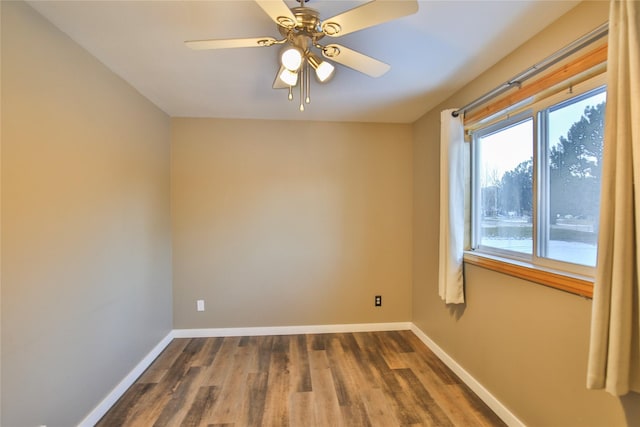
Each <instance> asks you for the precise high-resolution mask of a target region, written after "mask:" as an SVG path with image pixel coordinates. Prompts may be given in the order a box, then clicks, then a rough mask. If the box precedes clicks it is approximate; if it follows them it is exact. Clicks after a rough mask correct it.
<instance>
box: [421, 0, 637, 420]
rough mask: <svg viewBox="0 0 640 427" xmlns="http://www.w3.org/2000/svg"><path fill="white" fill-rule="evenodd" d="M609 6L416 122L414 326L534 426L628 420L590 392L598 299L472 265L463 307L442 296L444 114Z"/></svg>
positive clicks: (593, 10)
mask: <svg viewBox="0 0 640 427" xmlns="http://www.w3.org/2000/svg"><path fill="white" fill-rule="evenodd" d="M607 6H608V4H607V2H585V3H582V4H580V5H579V6H578V7H577V8H576V9H573V10H572V11H571V12H569V13H568V14H567V15H565V16H564V17H563V18H561V19H560V20H559V21H557V22H556V23H554V24H553V25H551V26H550V27H549V28H548V29H546V30H545V31H543V32H542V33H541V34H539V35H538V36H536V37H535V38H534V39H532V40H530V41H529V42H527V43H526V44H525V45H523V46H522V47H521V48H519V49H518V50H517V51H515V52H513V53H512V54H511V55H509V56H508V57H507V58H505V59H504V60H503V61H501V62H500V63H498V64H497V65H496V66H494V67H493V68H491V69H490V70H489V71H488V72H486V73H484V74H483V75H481V76H480V77H478V78H477V79H476V80H475V81H474V82H472V83H471V84H470V85H468V86H467V87H466V88H464V89H463V90H461V91H460V92H458V93H457V94H456V95H455V96H453V97H452V98H450V99H449V100H447V101H446V102H444V103H443V104H441V105H440V106H439V107H438V108H436V109H434V110H433V111H431V112H429V113H428V114H426V115H425V116H424V117H423V118H421V119H420V120H419V121H418V122H416V123H415V124H414V144H413V146H414V214H413V218H414V245H413V259H414V263H413V266H414V267H413V278H414V285H413V322H414V323H415V324H416V325H417V326H418V327H419V328H421V329H422V330H423V331H424V332H425V333H426V334H427V335H429V336H430V337H431V338H432V339H433V340H434V341H435V342H436V343H437V344H438V345H439V346H441V347H442V348H443V349H444V350H445V351H447V352H448V353H449V354H450V355H451V356H452V357H453V358H454V359H456V360H457V361H458V362H459V363H460V364H461V365H462V366H463V367H464V368H465V369H466V370H468V371H469V372H470V373H471V374H472V375H473V376H474V377H475V378H477V379H478V380H479V381H480V382H481V383H482V384H483V385H484V386H485V387H486V388H487V389H488V390H489V391H490V392H491V393H493V394H494V395H495V396H496V397H497V398H498V399H499V400H501V401H502V402H503V403H504V405H505V406H507V407H508V408H509V409H510V410H511V411H512V412H513V413H514V414H515V415H516V416H518V417H519V418H520V419H521V420H522V421H524V422H525V423H526V424H527V425H530V426H563V427H570V426H623V425H627V422H626V421H625V416H624V411H623V410H622V407H621V404H620V402H619V401H618V400H617V399H615V398H613V397H611V396H609V395H608V394H606V393H604V392H601V391H588V390H586V385H585V384H586V359H587V351H588V339H589V322H590V315H591V301H590V300H586V299H583V298H581V297H578V296H574V295H571V294H568V293H564V292H561V291H558V290H555V289H551V288H547V287H544V286H541V285H536V284H533V283H530V282H526V281H523V280H519V279H515V278H512V277H509V276H506V275H502V274H498V273H495V272H491V271H488V270H485V269H482V268H479V267H474V266H466V268H465V277H466V296H467V304H466V305H465V306H462V307H455V306H454V307H447V306H445V305H444V304H443V303H442V301H440V300H439V299H438V298H437V295H438V290H437V286H438V285H437V265H438V248H437V242H438V228H437V227H438V221H437V218H438V206H437V200H438V191H439V190H438V173H439V172H438V170H439V165H438V144H439V142H438V139H439V120H440V119H439V115H440V113H439V111H440V110H442V109H444V108H455V107H460V106H462V105H464V104H466V103H467V102H470V101H471V100H473V99H474V98H475V97H477V96H479V95H481V94H482V93H484V92H486V91H488V90H490V89H493V88H494V87H496V86H498V85H499V84H501V83H503V82H505V81H507V79H509V78H510V77H512V76H513V75H515V74H517V73H518V72H520V71H523V70H524V69H526V68H527V67H528V66H530V65H532V64H533V62H535V61H537V60H542V59H543V58H545V57H546V56H548V55H549V54H551V53H553V52H554V51H556V50H558V49H559V48H561V47H562V46H564V45H566V44H568V43H569V42H571V41H573V40H575V39H577V38H578V37H580V36H581V35H583V34H586V33H587V32H589V31H590V30H592V29H593V28H595V27H597V26H598V25H600V24H602V23H603V22H605V21H606V20H607V17H608V8H607ZM636 398H637V396H636V397H633V396H632V397H631V398H630V399H631V400H633V399H636ZM635 402H636V405H638V406H636V411H637V408H638V407H640V401H639V400H638V399H636V400H635ZM628 425H632V422H629V423H628Z"/></svg>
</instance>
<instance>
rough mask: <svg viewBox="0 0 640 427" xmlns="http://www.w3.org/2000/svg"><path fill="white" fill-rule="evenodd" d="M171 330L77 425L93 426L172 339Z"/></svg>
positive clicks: (81, 426) (83, 426)
mask: <svg viewBox="0 0 640 427" xmlns="http://www.w3.org/2000/svg"><path fill="white" fill-rule="evenodd" d="M173 338H174V337H173V331H171V332H169V333H168V334H167V336H166V337H164V338H163V339H162V340H161V341H160V342H159V343H158V344H157V345H156V346H155V347H153V349H152V350H151V351H150V352H149V353H148V354H147V355H146V356H145V357H144V358H143V359H142V360H141V361H140V363H138V364H137V365H136V366H135V367H134V368H133V369H132V370H131V372H129V373H128V374H127V376H126V377H124V379H123V380H122V381H120V383H119V384H118V385H117V386H115V388H114V389H113V390H111V392H110V393H109V394H108V395H107V397H105V398H104V399H102V402H100V404H99V405H98V406H96V407H95V408H94V409H93V410H92V411H91V412H90V413H89V415H87V416H86V417H85V418H84V420H82V421H80V424H78V427H93V426H95V425H96V423H97V422H98V421H100V419H101V418H102V417H103V416H104V414H106V413H107V411H108V410H109V409H111V407H112V406H113V405H114V404H115V403H116V402H117V401H118V399H120V397H122V395H123V394H124V393H125V392H126V391H127V389H129V387H131V385H133V383H134V382H135V381H136V380H137V379H138V377H139V376H140V375H142V373H143V372H144V371H145V370H146V369H147V368H148V367H149V365H151V363H152V362H153V361H154V360H155V359H156V357H158V356H159V355H160V353H162V350H164V349H165V348H166V347H167V346H168V345H169V343H170V342H171V340H172V339H173Z"/></svg>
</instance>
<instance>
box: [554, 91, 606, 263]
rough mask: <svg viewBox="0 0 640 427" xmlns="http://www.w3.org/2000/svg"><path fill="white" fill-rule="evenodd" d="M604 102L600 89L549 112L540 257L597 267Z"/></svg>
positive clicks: (604, 96) (604, 94) (604, 95)
mask: <svg viewBox="0 0 640 427" xmlns="http://www.w3.org/2000/svg"><path fill="white" fill-rule="evenodd" d="M605 100H606V92H604V89H601V90H599V91H597V92H596V93H593V92H592V93H589V94H587V95H585V96H580V97H577V98H575V99H573V100H570V101H568V102H564V103H562V104H559V105H557V106H554V107H551V108H549V110H548V120H547V123H548V130H547V131H548V135H549V143H548V151H547V165H548V166H547V167H548V169H547V170H548V173H549V178H548V179H549V195H548V197H549V210H548V215H547V217H546V218H543V220H544V221H548V224H545V226H546V229H547V230H548V233H545V234H546V235H545V236H544V237H545V238H546V239H547V241H546V242H545V243H544V244H543V245H542V247H543V248H545V251H544V252H545V253H541V256H546V257H548V258H552V259H556V260H560V261H566V262H572V263H576V264H583V265H588V266H595V264H596V255H597V240H598V217H599V207H600V177H601V170H602V141H603V131H604V110H605ZM543 197H544V195H543Z"/></svg>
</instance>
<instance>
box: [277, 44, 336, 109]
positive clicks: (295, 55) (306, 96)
mask: <svg viewBox="0 0 640 427" xmlns="http://www.w3.org/2000/svg"><path fill="white" fill-rule="evenodd" d="M299 46H303V45H302V44H300V43H295V44H294V42H293V41H290V44H288V45H287V46H286V47H285V48H283V49H282V50H281V51H280V63H281V64H282V65H281V66H280V69H279V70H278V73H277V74H276V81H275V82H274V84H273V87H274V89H278V88H288V89H289V94H288V98H289V101H292V100H293V89H294V88H295V87H299V91H300V111H304V104H309V103H310V102H311V78H310V77H311V68H313V69H314V71H315V75H316V78H317V80H318V81H319V82H320V83H326V82H328V81H329V80H330V79H331V78H332V77H333V75H334V74H335V67H334V66H333V64H331V63H330V62H327V61H324V60H323V59H322V58H320V56H318V55H317V54H315V53H313V52H311V50H310V49H311V46H306V47H305V46H303V48H301V47H299ZM315 47H317V48H323V46H319V45H315Z"/></svg>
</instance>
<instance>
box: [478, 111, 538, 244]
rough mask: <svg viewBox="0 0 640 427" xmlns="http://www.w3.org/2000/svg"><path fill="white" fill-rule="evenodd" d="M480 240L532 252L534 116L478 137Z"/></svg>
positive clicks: (483, 242)
mask: <svg viewBox="0 0 640 427" xmlns="http://www.w3.org/2000/svg"><path fill="white" fill-rule="evenodd" d="M476 149H477V152H476V155H477V163H476V164H477V168H478V174H477V175H476V178H477V179H478V180H479V194H478V198H479V200H478V202H479V204H478V212H477V215H478V217H479V220H480V224H479V225H480V228H479V229H478V230H477V233H478V240H479V241H478V243H479V244H480V245H482V246H487V247H492V248H496V249H505V250H510V251H516V252H522V253H526V254H531V253H532V247H533V238H532V235H533V233H532V228H533V227H532V220H531V219H532V211H533V194H532V190H533V119H531V118H528V119H526V120H524V121H521V122H518V123H516V124H513V125H511V126H508V127H505V128H502V129H499V130H498V131H496V132H493V133H490V134H487V135H481V136H480V137H479V138H477V140H476Z"/></svg>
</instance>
